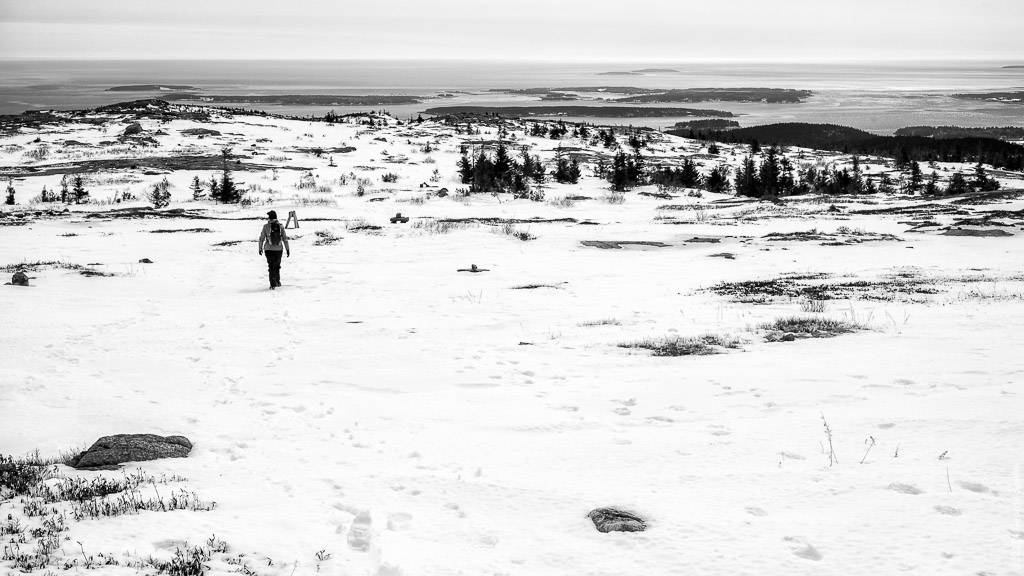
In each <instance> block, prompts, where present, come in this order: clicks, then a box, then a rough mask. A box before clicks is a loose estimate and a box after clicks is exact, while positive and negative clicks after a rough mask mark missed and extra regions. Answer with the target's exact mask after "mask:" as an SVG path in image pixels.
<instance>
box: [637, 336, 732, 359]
mask: <svg viewBox="0 0 1024 576" xmlns="http://www.w3.org/2000/svg"><path fill="white" fill-rule="evenodd" d="M742 343H743V342H742V341H741V340H740V339H739V338H733V337H727V336H721V335H719V334H704V335H702V336H694V337H690V338H683V337H680V336H673V337H668V338H661V339H645V340H640V341H637V342H628V343H623V344H619V347H620V348H642V349H644V350H651V351H652V352H654V354H653V355H654V356H706V355H709V354H721V353H722V352H724V351H725V349H739V348H740V346H741V344H742Z"/></svg>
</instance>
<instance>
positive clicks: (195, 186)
mask: <svg viewBox="0 0 1024 576" xmlns="http://www.w3.org/2000/svg"><path fill="white" fill-rule="evenodd" d="M205 195H206V194H205V193H203V184H202V183H201V182H200V181H199V176H196V177H194V178H192V199H193V200H202V199H203V196H205Z"/></svg>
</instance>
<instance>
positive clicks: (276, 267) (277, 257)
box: [263, 250, 284, 288]
mask: <svg viewBox="0 0 1024 576" xmlns="http://www.w3.org/2000/svg"><path fill="white" fill-rule="evenodd" d="M263 253H264V254H266V255H267V270H268V271H269V272H270V287H271V288H273V287H274V286H280V285H281V256H284V250H264V251H263Z"/></svg>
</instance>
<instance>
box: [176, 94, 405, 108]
mask: <svg viewBox="0 0 1024 576" xmlns="http://www.w3.org/2000/svg"><path fill="white" fill-rule="evenodd" d="M173 99H174V100H185V101H197V102H203V103H206V104H226V103H230V104H278V105H285V106H381V105H398V104H420V103H422V99H421V98H420V97H417V96H388V95H369V96H344V95H337V94H277V95H258V94H250V95H244V94H239V95H235V96H229V95H200V94H176V95H175V98H173Z"/></svg>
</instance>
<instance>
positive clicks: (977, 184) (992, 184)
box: [971, 160, 999, 192]
mask: <svg viewBox="0 0 1024 576" xmlns="http://www.w3.org/2000/svg"><path fill="white" fill-rule="evenodd" d="M971 187H972V188H974V189H975V190H978V191H981V192H991V191H993V190H999V182H998V181H997V180H996V179H995V178H989V177H988V175H987V173H986V172H985V167H984V166H982V164H981V160H978V164H977V165H976V166H975V167H974V181H972V182H971Z"/></svg>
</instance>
